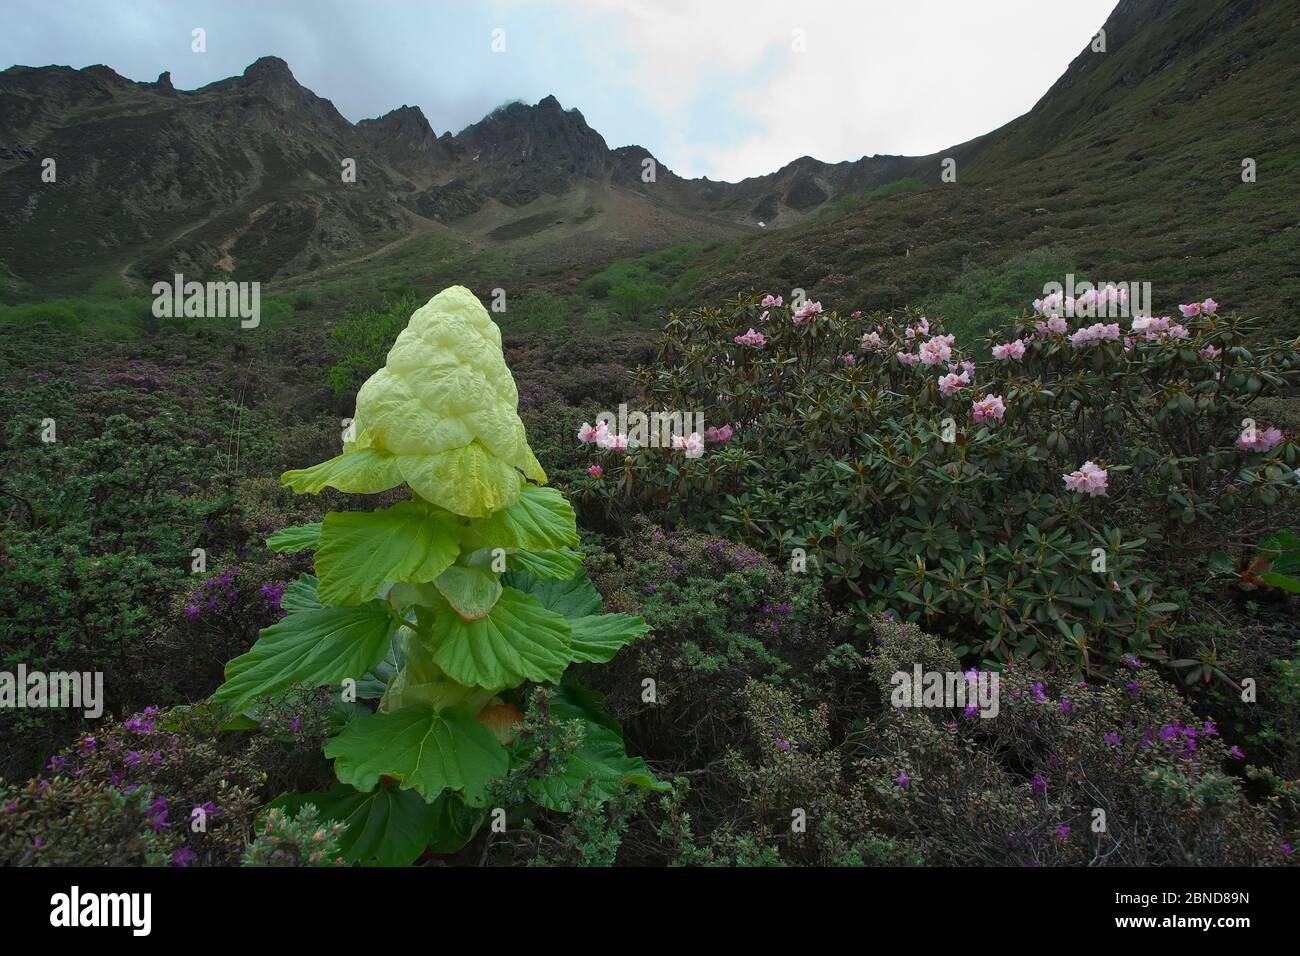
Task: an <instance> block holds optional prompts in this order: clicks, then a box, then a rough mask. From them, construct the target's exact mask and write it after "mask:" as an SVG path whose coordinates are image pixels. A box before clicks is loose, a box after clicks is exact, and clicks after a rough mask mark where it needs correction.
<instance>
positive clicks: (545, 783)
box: [520, 687, 671, 811]
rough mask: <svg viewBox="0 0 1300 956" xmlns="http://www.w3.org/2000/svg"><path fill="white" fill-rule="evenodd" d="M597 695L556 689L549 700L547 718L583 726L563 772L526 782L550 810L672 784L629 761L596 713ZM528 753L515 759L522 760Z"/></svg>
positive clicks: (606, 720)
mask: <svg viewBox="0 0 1300 956" xmlns="http://www.w3.org/2000/svg"><path fill="white" fill-rule="evenodd" d="M599 699H600V698H599V695H596V694H592V693H590V692H584V691H581V690H578V689H577V688H572V687H559V688H557V689H556V691H555V694H554V696H553V697H552V698H551V716H552V717H555V718H558V719H561V720H577V721H581V722H582V727H583V731H584V734H585V736H584V738H583V742H582V744H581V745H580V746H579V747H578V749H577V750H576V751H574V752H573V753H572V754H571V755H570V756H569V759H568V761H567V763H566V764H565V767H564V769H563V770H562V771H560V772H559V773H556V774H552V775H551V776H548V777H546V778H543V779H541V780H534V781H532V782H531V783H530V784H529V792H530V793H531V795H532V797H533V799H534V800H536V801H537V802H538V803H540V804H541V805H542V806H544V807H546V808H547V809H549V810H559V811H568V810H572V809H573V806H574V804H575V803H576V802H577V800H578V799H579V798H580V797H581V796H582V795H583V794H584V793H585V794H587V795H589V796H593V797H595V798H596V799H598V800H609V799H611V798H612V797H615V796H617V795H618V793H619V792H620V791H621V790H622V789H623V788H624V787H633V786H634V787H644V788H646V789H650V790H658V791H664V790H669V789H671V785H670V784H668V783H666V782H664V781H660V780H656V779H655V777H654V774H652V773H651V772H650V768H649V767H647V766H646V762H645V761H644V760H642V759H641V758H640V757H629V756H628V754H627V751H626V749H625V748H624V746H623V737H622V734H621V733H619V731H617V730H615V729H614V728H615V727H616V726H617V725H616V724H615V723H614V722H613V720H612V719H611V718H610V717H609V715H608V714H605V713H603V712H602V711H600V710H599V707H598V706H597V702H598V701H599ZM529 756H531V753H530V752H529V751H527V750H525V751H522V752H521V753H520V757H522V758H524V759H527V758H528V757H529Z"/></svg>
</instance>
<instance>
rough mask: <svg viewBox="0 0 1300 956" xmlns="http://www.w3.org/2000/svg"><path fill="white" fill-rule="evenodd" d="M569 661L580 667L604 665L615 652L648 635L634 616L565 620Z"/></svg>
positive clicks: (646, 629)
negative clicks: (568, 636)
mask: <svg viewBox="0 0 1300 956" xmlns="http://www.w3.org/2000/svg"><path fill="white" fill-rule="evenodd" d="M569 631H570V638H571V641H572V645H573V659H574V660H575V661H579V662H581V663H584V664H604V663H606V662H608V661H610V660H612V659H613V657H614V655H615V654H617V653H618V652H619V649H620V648H622V647H624V646H626V645H628V644H631V643H632V642H633V641H635V640H636V639H637V638H638V637H644V636H645V635H646V634H647V633H649V631H650V625H648V624H646V622H645V619H644V618H641V617H639V616H637V615H635V614H589V615H587V616H586V617H577V618H570V619H569Z"/></svg>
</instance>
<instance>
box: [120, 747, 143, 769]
mask: <svg viewBox="0 0 1300 956" xmlns="http://www.w3.org/2000/svg"><path fill="white" fill-rule="evenodd" d="M140 760H141V757H140V752H139V751H138V750H132V751H131V752H130V753H129V754H127V755H126V759H125V760H124V761H123V763H125V764H126V765H127V766H128V767H134V766H135V765H136V764H138V763H139V762H140Z"/></svg>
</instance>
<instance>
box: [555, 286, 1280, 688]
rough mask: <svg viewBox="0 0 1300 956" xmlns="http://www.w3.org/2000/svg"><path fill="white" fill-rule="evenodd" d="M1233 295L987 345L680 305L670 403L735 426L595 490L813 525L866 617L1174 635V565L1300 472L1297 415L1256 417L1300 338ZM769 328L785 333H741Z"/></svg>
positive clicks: (625, 504) (767, 524) (1246, 534)
mask: <svg viewBox="0 0 1300 956" xmlns="http://www.w3.org/2000/svg"><path fill="white" fill-rule="evenodd" d="M1211 304H1212V305H1213V307H1212V308H1211V307H1210V304H1204V305H1202V306H1201V307H1200V308H1199V309H1198V310H1197V311H1196V314H1195V315H1194V316H1189V317H1187V318H1186V319H1184V320H1183V321H1182V322H1181V323H1174V322H1172V321H1171V320H1169V319H1168V318H1167V317H1146V318H1142V317H1139V318H1136V319H1133V320H1132V321H1130V320H1128V319H1123V320H1121V321H1120V322H1119V323H1116V322H1115V321H1111V320H1110V319H1107V321H1106V322H1103V323H1098V322H1097V321H1096V320H1095V319H1094V318H1093V317H1091V316H1090V317H1088V318H1084V319H1076V318H1073V317H1070V318H1066V317H1065V316H1063V315H1061V314H1060V313H1058V312H1050V313H1049V314H1042V313H1041V312H1034V313H1029V312H1026V314H1025V315H1023V316H1022V317H1021V318H1020V319H1018V320H1014V321H1012V322H1011V323H1010V328H1007V329H1004V330H1001V331H1000V332H999V333H998V334H996V335H995V336H992V337H990V339H989V340H988V341H987V342H985V343H981V344H980V345H978V346H977V347H969V346H965V347H964V346H962V345H960V344H958V343H957V342H956V341H955V340H954V339H953V337H952V336H950V335H948V334H946V333H945V332H944V330H943V325H942V322H940V321H938V320H936V319H935V318H934V317H928V318H927V317H924V316H921V315H919V314H917V313H916V312H914V311H909V312H905V313H903V314H899V315H886V314H877V315H871V316H861V315H857V316H856V317H855V316H853V315H849V316H845V315H841V314H840V313H838V312H835V311H830V310H817V311H810V310H808V309H807V308H806V307H805V308H801V309H797V310H791V309H790V308H789V307H784V306H782V305H780V304H778V303H777V302H775V300H768V299H764V300H763V301H762V302H759V301H758V300H757V299H755V298H753V297H741V298H740V299H738V300H737V301H736V302H735V303H734V304H732V305H731V306H729V307H728V308H726V309H711V308H701V309H697V310H694V311H691V312H686V313H674V314H673V315H672V316H670V318H669V321H668V322H667V324H666V327H665V331H664V336H663V341H662V345H661V350H660V353H659V356H658V361H657V363H656V364H655V365H654V366H653V367H650V368H644V369H641V370H639V373H638V374H639V380H640V383H641V387H642V388H643V390H644V393H645V394H644V401H645V404H646V406H647V407H649V408H694V409H702V410H703V411H704V414H705V419H706V420H708V421H713V422H727V423H733V425H734V428H733V432H734V433H733V435H732V437H731V439H730V441H729V442H727V444H725V445H721V446H718V447H717V448H716V449H715V450H711V451H710V454H709V455H707V456H705V457H703V458H701V459H698V460H686V459H684V458H683V457H682V456H681V455H674V454H672V453H671V452H670V451H669V452H665V451H663V450H660V449H648V448H641V449H635V450H633V451H630V452H628V453H627V454H620V455H619V456H616V457H611V459H609V460H605V461H602V465H603V466H604V471H603V475H602V478H601V480H600V482H598V483H597V482H591V481H587V480H585V479H583V480H581V481H580V482H579V489H580V491H581V493H582V494H583V496H584V500H586V499H587V498H589V499H591V500H592V501H593V502H603V503H604V504H605V506H606V507H607V508H608V509H609V512H610V513H611V514H612V515H615V516H621V515H624V514H626V513H628V512H629V511H634V510H636V509H637V508H640V507H646V506H652V507H654V508H655V509H666V511H667V514H666V515H664V516H663V518H662V519H661V520H668V521H672V520H676V521H680V522H686V523H690V524H695V525H697V526H700V527H704V528H707V529H709V530H711V531H714V532H718V533H723V534H727V535H729V536H731V537H733V538H740V539H743V540H746V541H747V542H749V543H751V544H754V545H757V546H760V547H763V548H765V549H767V550H768V551H769V552H770V553H773V554H778V555H785V556H786V560H787V561H789V560H790V555H791V553H792V549H794V548H796V547H802V548H804V549H806V550H807V553H808V555H809V557H810V564H811V559H812V557H813V556H815V557H816V558H817V559H819V564H820V566H821V567H822V569H823V570H824V571H825V572H826V573H827V574H828V575H829V576H830V578H831V579H832V580H833V581H836V582H838V583H839V584H840V585H841V586H842V587H843V588H845V589H846V590H847V591H848V592H849V594H850V595H851V599H852V600H853V601H854V602H855V604H856V607H857V609H858V611H859V614H860V620H862V621H864V622H865V621H868V620H870V619H871V617H872V615H873V614H874V613H875V612H878V611H882V610H888V611H891V612H893V613H896V614H900V615H903V616H905V617H907V618H910V619H913V620H917V621H919V622H920V623H922V624H923V625H924V626H925V627H926V628H927V629H928V630H930V631H932V632H937V633H940V634H943V635H944V636H947V637H948V638H950V639H951V640H953V641H955V642H956V643H957V644H958V645H959V646H961V647H963V648H964V649H966V650H968V651H970V652H973V653H978V654H980V655H983V656H987V657H990V658H994V659H1008V658H1011V657H1020V658H1032V659H1034V662H1035V663H1047V662H1050V661H1054V660H1065V661H1069V662H1071V663H1072V664H1073V665H1074V666H1076V667H1079V668H1081V669H1092V668H1102V667H1109V666H1114V665H1116V664H1117V663H1118V662H1119V659H1120V657H1121V655H1123V654H1125V653H1135V654H1139V655H1146V656H1149V657H1152V658H1158V657H1160V656H1162V655H1163V654H1164V653H1165V651H1164V649H1163V648H1162V647H1161V641H1162V639H1163V637H1164V635H1165V633H1166V629H1167V625H1168V623H1169V619H1170V616H1171V615H1172V614H1174V612H1176V611H1178V607H1177V606H1176V605H1175V604H1173V603H1170V602H1168V601H1164V600H1162V599H1161V597H1160V592H1161V587H1160V585H1161V584H1162V582H1163V583H1167V578H1168V574H1167V571H1168V569H1169V567H1170V566H1171V564H1176V563H1177V562H1178V561H1180V560H1183V558H1184V557H1186V556H1187V555H1189V554H1191V553H1193V552H1196V551H1198V550H1207V549H1208V547H1209V546H1213V547H1218V546H1220V544H1221V542H1222V536H1223V523H1224V522H1225V521H1231V522H1232V524H1233V527H1234V528H1236V529H1238V530H1239V531H1240V532H1241V534H1242V538H1243V540H1255V539H1257V537H1258V535H1254V536H1253V537H1252V533H1253V531H1255V530H1260V531H1262V530H1264V529H1269V526H1270V512H1272V511H1273V510H1274V508H1275V506H1276V505H1277V503H1278V502H1279V498H1280V496H1282V495H1288V494H1292V493H1293V492H1294V490H1295V489H1296V488H1297V485H1298V484H1300V480H1298V479H1297V475H1296V473H1295V467H1296V465H1297V464H1300V462H1297V458H1298V457H1300V448H1297V445H1296V444H1295V441H1294V438H1295V436H1293V435H1283V434H1282V433H1281V432H1280V431H1278V430H1277V429H1276V428H1275V427H1274V426H1273V424H1272V423H1270V422H1266V421H1262V420H1259V421H1256V420H1254V419H1253V418H1252V415H1251V408H1252V405H1253V404H1254V402H1255V400H1256V399H1257V398H1259V397H1261V396H1264V395H1266V394H1269V393H1274V394H1276V393H1279V392H1281V391H1283V390H1284V389H1286V388H1288V387H1290V386H1292V385H1294V383H1295V382H1296V381H1297V377H1298V376H1300V355H1297V352H1296V347H1295V343H1291V344H1280V343H1275V344H1272V345H1262V346H1260V345H1256V344H1253V343H1254V339H1255V329H1256V326H1255V325H1254V324H1253V323H1252V322H1250V321H1248V320H1245V319H1243V318H1240V317H1238V316H1223V315H1219V314H1218V311H1217V310H1218V305H1217V303H1211ZM1044 307H1048V306H1044ZM751 328H752V329H754V330H756V332H759V333H761V334H762V335H763V338H764V346H763V348H761V349H758V348H754V347H752V346H749V345H745V344H738V343H737V342H736V339H737V336H739V337H741V338H742V339H743V338H744V337H745V336H747V335H748V330H749V329H751ZM1248 343H1251V344H1248ZM850 353H852V354H854V355H855V361H854V362H853V363H847V362H844V361H843V360H842V358H841V357H842V356H843V355H845V354H850Z"/></svg>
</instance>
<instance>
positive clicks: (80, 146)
mask: <svg viewBox="0 0 1300 956" xmlns="http://www.w3.org/2000/svg"><path fill="white" fill-rule="evenodd" d="M0 144H4V145H3V146H0V223H2V224H3V225H4V229H3V232H2V233H0V263H3V265H4V267H5V268H6V269H7V271H8V272H9V273H10V274H11V275H12V276H14V277H17V279H18V280H20V281H21V282H24V283H26V284H27V285H29V286H30V287H32V289H33V290H34V291H51V290H56V289H57V290H76V289H78V288H80V287H84V286H86V285H89V284H92V283H93V282H95V281H96V280H97V279H99V278H101V277H103V276H104V275H105V274H116V275H121V276H122V277H124V278H126V279H128V280H133V281H136V282H143V283H145V284H149V283H151V282H152V281H154V280H155V279H157V278H159V277H166V276H170V275H171V274H172V273H173V272H175V271H183V272H185V273H187V274H189V275H192V276H194V277H202V276H213V277H222V276H226V275H233V276H235V277H237V278H249V279H260V280H262V281H269V280H275V279H284V278H287V277H291V276H300V275H303V274H304V273H309V272H311V271H313V270H316V269H319V268H321V267H323V266H326V265H329V264H331V263H339V262H346V261H348V260H349V259H355V258H356V257H358V256H364V255H369V254H370V253H372V252H374V251H375V250H379V249H386V248H389V247H392V246H394V245H400V244H401V241H402V240H403V238H408V237H418V236H421V235H425V234H433V235H441V236H444V237H449V238H455V239H458V240H463V241H465V242H469V243H470V247H474V245H475V244H476V243H477V244H489V245H490V244H501V243H507V244H518V245H519V247H520V250H521V254H522V255H524V256H525V257H536V258H537V259H538V261H539V262H554V261H555V260H557V259H558V258H560V257H561V256H560V254H561V252H563V254H564V255H566V256H568V258H569V264H568V269H569V270H570V271H572V270H573V269H575V268H579V267H581V266H582V265H583V264H584V263H587V262H605V261H608V260H609V259H610V258H611V257H614V256H618V255H629V254H633V253H636V252H640V251H645V250H647V249H652V248H655V247H657V246H660V245H663V244H666V243H671V242H678V241H683V240H688V239H714V238H724V237H731V236H737V235H743V234H744V233H746V232H757V231H758V230H759V229H761V228H762V225H760V224H761V223H764V222H770V223H773V224H779V223H786V222H790V221H796V220H798V219H800V218H802V217H803V215H805V214H806V213H807V211H808V210H809V209H811V208H813V207H815V206H817V205H820V204H822V203H824V202H826V201H828V200H831V199H835V198H838V197H840V196H842V195H845V194H848V193H850V192H852V191H854V190H858V189H861V188H863V186H864V185H868V186H869V185H873V184H876V183H878V182H882V181H884V179H885V177H888V176H892V175H896V174H897V173H899V171H900V170H903V169H904V168H905V167H906V166H907V161H906V160H902V159H900V158H898V157H881V158H879V159H876V158H864V159H862V160H859V161H857V162H855V163H841V164H836V165H830V164H824V163H819V162H817V161H815V160H812V159H809V158H807V157H805V158H803V159H800V160H797V161H795V162H793V163H791V164H789V165H788V166H787V167H786V168H785V169H783V170H780V171H778V172H776V173H773V174H771V175H769V176H763V177H758V178H755V179H751V180H746V181H745V182H743V183H739V184H731V183H712V182H709V181H708V180H684V179H681V178H680V177H678V176H676V175H675V174H674V173H673V172H672V171H671V170H669V169H667V168H666V167H664V166H663V165H662V164H658V163H656V164H655V170H656V175H655V177H654V178H653V180H652V181H650V182H645V181H643V179H642V170H643V165H642V164H643V162H644V160H646V159H653V157H651V156H650V155H649V153H648V152H647V151H645V150H644V149H641V148H640V147H635V146H633V147H622V148H620V149H614V150H611V149H610V148H609V147H608V145H607V144H606V143H605V140H604V139H603V138H602V137H601V135H600V134H599V133H597V132H596V131H595V130H593V129H591V127H590V126H588V125H587V122H586V120H585V119H584V118H583V116H582V114H581V113H580V112H578V111H577V110H576V109H568V110H566V109H564V108H563V107H562V106H561V105H560V104H559V102H558V101H556V99H555V98H554V97H551V96H548V97H546V98H544V99H543V100H541V101H540V102H539V103H537V104H536V105H535V106H527V105H525V104H523V103H511V104H508V105H506V106H503V107H501V108H499V109H497V110H495V111H494V112H493V113H491V114H490V115H488V116H487V117H485V118H484V119H483V120H481V121H480V122H478V123H475V124H473V125H471V126H469V127H467V128H466V129H464V130H462V131H461V132H460V133H459V134H457V135H454V136H453V135H452V134H450V133H447V132H444V133H443V134H442V135H438V134H436V133H435V132H434V130H433V128H432V126H431V125H430V124H429V122H428V120H427V119H426V118H425V116H424V115H423V113H422V112H421V111H420V110H419V109H418V108H417V107H411V106H403V107H401V108H399V109H396V110H393V111H392V112H390V113H388V114H386V115H384V116H382V117H378V118H376V119H369V120H363V121H361V122H360V123H357V124H355V125H353V124H352V123H349V122H348V121H347V120H346V119H345V118H344V117H343V116H342V115H341V114H339V112H338V111H337V110H336V109H335V108H334V106H333V104H332V103H330V102H329V101H328V100H325V99H322V98H321V97H319V96H316V95H315V94H314V93H312V92H311V91H310V90H308V89H306V88H305V87H303V86H301V85H300V84H299V83H298V82H297V81H296V80H295V79H294V77H293V74H292V72H291V71H290V69H289V67H288V65H287V64H286V63H285V62H284V61H283V60H280V59H278V58H276V57H263V58H262V59H259V60H258V61H256V62H255V63H253V64H252V65H251V66H249V67H248V69H247V70H245V72H244V73H243V74H242V75H241V76H238V77H231V78H229V79H225V80H221V81H218V82H216V83H212V84H209V85H208V86H205V87H202V88H200V89H198V90H193V91H179V90H176V89H174V88H173V87H172V85H171V82H170V78H169V77H168V75H167V74H163V75H162V76H161V77H159V79H158V81H157V82H155V83H135V82H132V81H130V80H127V79H125V78H123V77H121V76H119V75H117V74H116V73H115V72H113V71H112V70H111V69H109V68H108V67H103V66H95V67H88V68H86V69H83V70H73V69H70V68H67V67H57V66H55V67H42V68H31V67H12V68H10V69H8V70H5V71H4V72H3V73H0ZM46 157H51V158H53V159H55V161H56V163H57V164H58V165H57V174H58V175H57V180H56V182H54V183H44V182H42V180H41V170H42V166H41V163H42V160H44V159H45V158H46ZM345 159H352V160H354V161H355V164H356V180H355V182H344V180H343V176H342V163H343V161H344V160H345ZM560 227H567V228H560Z"/></svg>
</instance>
